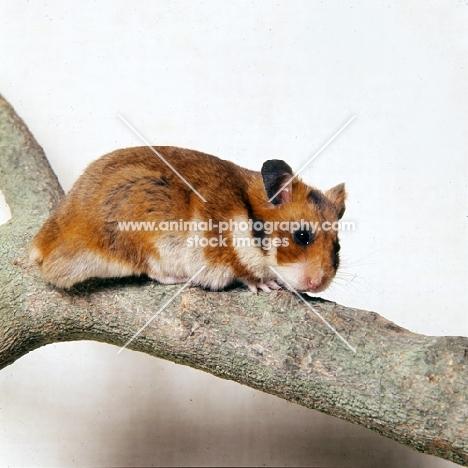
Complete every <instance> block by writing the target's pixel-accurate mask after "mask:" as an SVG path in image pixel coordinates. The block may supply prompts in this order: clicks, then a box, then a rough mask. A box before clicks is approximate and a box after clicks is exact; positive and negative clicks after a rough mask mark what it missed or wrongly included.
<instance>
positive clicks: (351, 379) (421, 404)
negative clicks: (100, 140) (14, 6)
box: [0, 97, 468, 466]
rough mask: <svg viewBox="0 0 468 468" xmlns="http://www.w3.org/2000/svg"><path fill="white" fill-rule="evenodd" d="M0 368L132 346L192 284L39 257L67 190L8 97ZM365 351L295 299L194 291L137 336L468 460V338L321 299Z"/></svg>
mask: <svg viewBox="0 0 468 468" xmlns="http://www.w3.org/2000/svg"><path fill="white" fill-rule="evenodd" d="M0 145H1V149H0V151H1V153H0V160H1V165H0V188H1V189H2V191H3V192H4V194H5V197H6V199H7V202H8V203H9V205H10V208H11V210H12V214H13V217H12V219H11V220H10V222H8V223H7V224H6V225H3V226H0V254H1V255H0V265H1V270H0V368H2V367H4V366H7V365H8V364H11V363H12V362H14V361H15V360H16V359H18V358H19V357H21V356H23V355H24V354H26V353H28V352H29V351H32V350H33V349H36V348H38V347H40V346H43V345H45V344H48V343H54V342H58V341H70V340H84V339H86V340H96V341H102V342H106V343H111V344H115V345H118V346H122V345H124V344H125V343H126V342H127V340H129V339H130V338H131V337H132V336H133V334H134V333H135V332H136V331H137V330H138V329H139V328H140V327H142V326H143V325H144V324H145V323H146V322H147V321H148V320H149V319H150V318H151V317H152V316H153V315H154V314H155V313H156V312H157V310H158V309H159V307H161V305H162V304H164V302H165V301H166V300H168V299H169V298H171V297H172V295H173V294H174V293H175V292H176V291H178V289H179V287H180V286H161V285H158V284H156V283H154V282H151V281H148V280H146V279H142V278H130V279H124V280H93V281H88V282H86V283H84V284H82V285H79V286H78V287H75V288H73V289H72V290H71V291H68V292H67V291H63V290H58V289H54V288H53V287H50V286H48V285H47V284H45V283H44V282H43V280H42V279H41V278H40V277H38V276H37V274H36V271H35V268H34V267H33V266H32V265H30V264H29V262H28V260H27V247H28V243H29V241H30V239H31V237H32V235H33V234H34V233H35V232H36V231H37V230H38V229H39V227H40V225H41V223H42V222H43V220H44V219H45V217H46V216H47V215H48V213H49V212H50V210H51V209H52V208H53V206H54V205H55V204H56V203H57V202H58V200H59V199H60V198H61V197H62V195H63V192H62V189H61V188H60V185H59V183H58V181H57V178H56V176H55V175H54V173H53V171H52V169H51V168H50V166H49V164H48V162H47V159H46V158H45V156H44V154H43V151H42V149H41V148H40V147H39V146H38V145H37V143H36V142H35V141H34V139H33V137H32V136H31V135H30V133H29V131H28V129H27V128H26V127H25V125H24V124H23V123H22V122H21V120H20V119H19V118H18V117H17V116H16V114H15V113H14V111H13V109H12V108H11V107H10V106H9V105H8V103H7V102H6V101H5V100H3V99H2V98H1V97H0ZM310 303H311V304H312V305H313V306H314V307H315V308H316V310H317V311H319V312H320V313H321V314H322V315H323V316H324V317H325V318H326V319H327V320H328V321H329V322H330V323H331V324H332V325H333V326H334V327H335V328H336V329H337V330H338V331H339V333H340V334H341V335H343V336H344V337H345V338H346V339H347V340H348V341H349V342H350V344H351V345H352V346H353V347H355V348H356V349H357V353H353V352H352V351H351V350H350V349H349V348H348V347H347V346H346V345H345V344H344V343H343V342H342V341H340V339H339V338H337V336H336V335H334V334H333V333H332V332H331V331H330V329H329V328H327V327H326V326H325V325H324V323H323V322H322V321H321V320H320V319H319V318H318V317H317V316H316V315H315V314H314V313H312V312H311V311H310V309H309V308H307V307H306V306H305V305H304V304H303V303H302V302H301V301H300V300H299V299H298V298H297V297H295V296H294V295H291V294H290V293H288V292H285V291H279V292H275V293H272V294H269V295H268V294H263V293H261V294H259V295H258V296H254V295H252V294H251V293H250V292H248V291H246V290H243V289H235V290H233V291H231V292H223V293H213V292H207V291H203V290H201V289H198V288H188V289H186V290H185V291H184V292H183V293H182V294H181V295H180V296H178V297H177V298H176V299H175V300H174V301H173V302H172V303H171V304H170V305H169V306H168V307H167V308H166V309H165V310H164V311H163V312H162V313H161V314H159V315H158V316H157V317H156V318H155V319H154V321H153V322H152V323H151V324H150V325H149V326H148V327H147V328H146V329H145V330H144V331H143V332H142V333H141V334H140V335H139V336H138V337H137V338H136V339H135V340H134V341H133V342H132V343H131V344H130V346H129V348H131V349H134V350H138V351H143V352H145V353H148V354H151V355H153V356H158V357H162V358H165V359H169V360H171V361H175V362H178V363H181V364H186V365H189V366H192V367H195V368H198V369H201V370H204V371H206V372H210V373H211V374H214V375H217V376H219V377H222V378H226V379H231V380H235V381H237V382H241V383H243V384H245V385H248V386H250V387H253V388H256V389H259V390H262V391H264V392H268V393H271V394H274V395H277V396H279V397H281V398H285V399H287V400H289V401H293V402H296V403H299V404H301V405H304V406H307V407H309V408H314V409H316V410H319V411H323V412H325V413H328V414H331V415H333V416H337V417H340V418H343V419H346V420H348V421H352V422H355V423H358V424H361V425H363V426H365V427H368V428H369V429H372V430H374V431H377V432H379V433H380V434H382V435H384V436H386V437H390V438H392V439H394V440H396V441H398V442H401V443H403V444H406V445H408V446H410V447H412V448H414V449H416V450H419V451H422V452H425V453H428V454H433V455H437V456H439V457H442V458H446V459H448V460H451V461H453V462H456V463H458V464H461V465H465V466H467V465H468V425H467V416H468V403H467V388H468V374H467V364H468V338H464V337H429V336H423V335H418V334H414V333H411V332H409V331H407V330H405V329H403V328H400V327H399V326H397V325H395V324H394V323H392V322H389V321H388V320H386V319H384V318H382V317H380V316H379V315H378V314H376V313H373V312H366V311H361V310H356V309H350V308H345V307H342V306H340V305H338V304H335V303H332V302H327V301H323V300H312V299H311V300H310Z"/></svg>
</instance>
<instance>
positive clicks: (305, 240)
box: [294, 229, 313, 245]
mask: <svg viewBox="0 0 468 468" xmlns="http://www.w3.org/2000/svg"><path fill="white" fill-rule="evenodd" d="M312 237H313V236H312V232H311V231H309V230H308V229H298V230H297V231H295V232H294V240H295V241H296V243H297V244H299V245H309V244H310V243H311V242H312Z"/></svg>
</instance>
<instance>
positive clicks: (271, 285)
mask: <svg viewBox="0 0 468 468" xmlns="http://www.w3.org/2000/svg"><path fill="white" fill-rule="evenodd" d="M245 284H246V286H247V287H248V288H249V289H250V290H251V291H252V292H253V293H254V294H257V292H258V289H257V288H260V289H261V290H262V291H265V292H267V293H270V292H271V291H272V290H277V289H280V288H281V286H279V285H278V284H277V283H276V281H267V282H266V283H254V282H245Z"/></svg>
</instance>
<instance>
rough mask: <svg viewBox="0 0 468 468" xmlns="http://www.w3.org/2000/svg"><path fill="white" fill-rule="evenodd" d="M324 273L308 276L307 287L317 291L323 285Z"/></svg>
mask: <svg viewBox="0 0 468 468" xmlns="http://www.w3.org/2000/svg"><path fill="white" fill-rule="evenodd" d="M322 280H323V274H322V273H319V274H317V275H314V276H311V277H308V278H307V288H308V289H309V290H310V291H315V290H316V289H319V288H320V286H322Z"/></svg>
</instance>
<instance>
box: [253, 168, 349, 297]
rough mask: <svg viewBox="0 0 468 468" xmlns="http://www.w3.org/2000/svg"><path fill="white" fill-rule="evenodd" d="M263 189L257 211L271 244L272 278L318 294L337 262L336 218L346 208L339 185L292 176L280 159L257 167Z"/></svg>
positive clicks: (331, 274)
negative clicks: (319, 186) (323, 187)
mask: <svg viewBox="0 0 468 468" xmlns="http://www.w3.org/2000/svg"><path fill="white" fill-rule="evenodd" d="M261 174H262V182H263V189H264V193H266V196H267V197H268V200H269V202H268V203H266V204H265V203H263V206H262V210H261V211H262V213H261V216H262V218H263V220H264V222H265V224H264V225H265V226H267V223H266V221H270V223H269V224H268V225H269V226H270V227H273V229H272V230H271V231H272V232H271V233H270V234H268V232H267V233H266V235H268V236H269V237H270V238H272V240H273V239H274V238H276V239H278V240H276V241H275V242H273V241H272V245H276V246H275V247H273V248H272V249H271V251H270V252H269V255H270V260H271V266H272V268H273V270H274V271H275V272H276V276H277V278H276V280H277V282H278V283H280V284H282V285H283V286H285V287H286V288H288V289H294V290H296V291H299V292H311V293H318V292H321V291H323V290H324V289H326V288H327V287H328V286H329V285H330V283H331V281H332V280H333V278H334V277H335V274H336V271H337V269H338V267H339V263H340V257H339V251H340V243H339V240H338V230H339V225H340V223H339V220H340V219H341V217H342V216H343V213H344V211H345V198H346V191H345V187H344V184H340V185H337V186H336V187H333V188H332V189H330V190H327V191H325V192H322V191H320V190H318V189H315V188H312V187H309V186H308V185H306V184H305V183H304V182H302V181H301V180H299V179H298V178H296V177H294V175H293V172H292V170H291V168H290V167H289V166H288V165H287V164H286V163H285V162H284V161H280V160H269V161H266V162H265V163H264V164H263V167H262V171H261Z"/></svg>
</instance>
